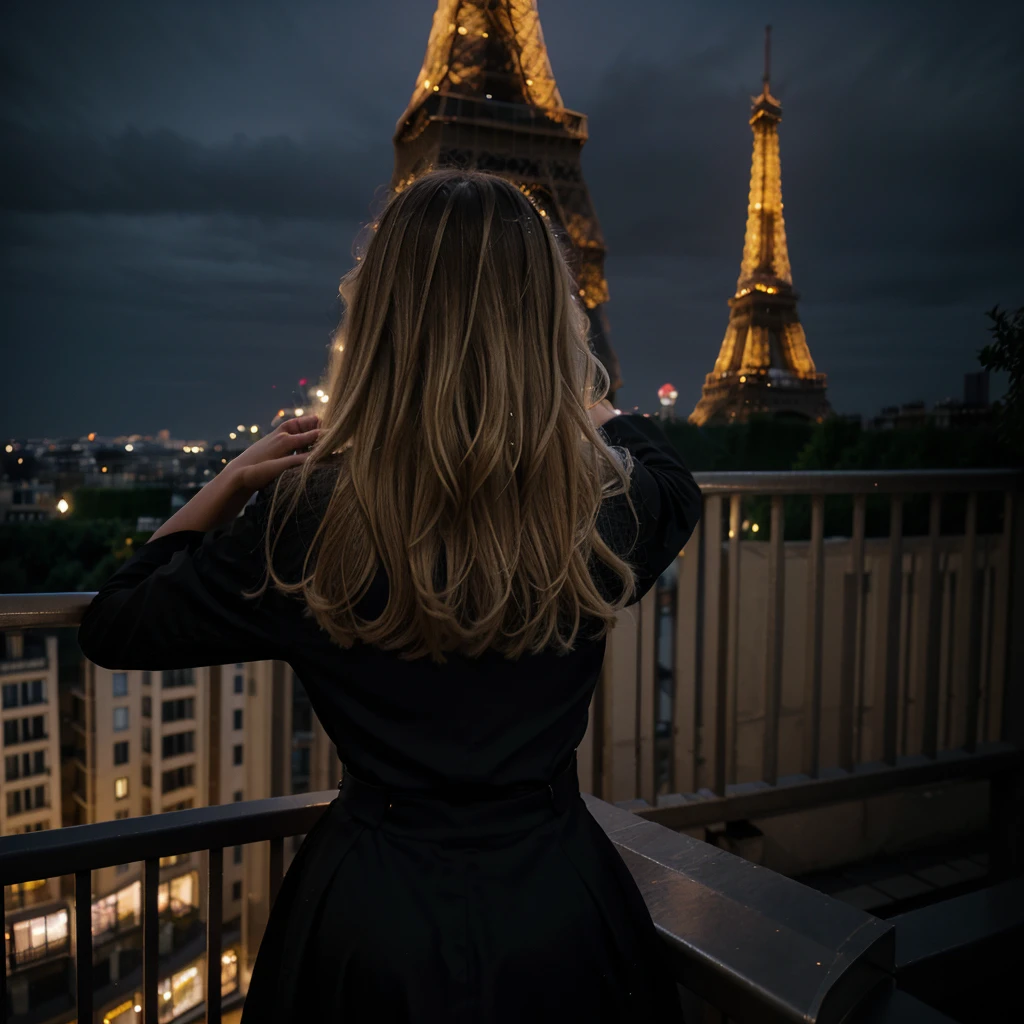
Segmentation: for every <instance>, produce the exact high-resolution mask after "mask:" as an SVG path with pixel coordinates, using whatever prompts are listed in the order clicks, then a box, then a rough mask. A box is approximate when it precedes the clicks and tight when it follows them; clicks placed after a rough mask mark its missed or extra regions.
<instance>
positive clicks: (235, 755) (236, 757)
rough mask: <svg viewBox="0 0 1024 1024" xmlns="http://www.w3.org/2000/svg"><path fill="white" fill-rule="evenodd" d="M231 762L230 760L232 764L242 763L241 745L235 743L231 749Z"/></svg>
mask: <svg viewBox="0 0 1024 1024" xmlns="http://www.w3.org/2000/svg"><path fill="white" fill-rule="evenodd" d="M231 760H232V764H241V763H242V744H241V743H236V744H235V746H234V748H233V749H232V751H231Z"/></svg>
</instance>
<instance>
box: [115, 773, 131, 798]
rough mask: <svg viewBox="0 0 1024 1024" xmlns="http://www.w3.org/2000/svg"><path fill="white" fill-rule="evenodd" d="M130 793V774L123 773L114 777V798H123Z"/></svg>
mask: <svg viewBox="0 0 1024 1024" xmlns="http://www.w3.org/2000/svg"><path fill="white" fill-rule="evenodd" d="M127 795H128V776H127V775H122V776H121V777H120V778H118V779H114V799H115V800H123V799H124V798H125V797H126V796H127Z"/></svg>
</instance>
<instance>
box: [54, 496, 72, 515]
mask: <svg viewBox="0 0 1024 1024" xmlns="http://www.w3.org/2000/svg"><path fill="white" fill-rule="evenodd" d="M69 508H71V506H70V505H69V504H68V499H67V498H61V499H60V501H58V502H57V511H58V512H59V513H60V514H61V515H65V514H66V513H67V510H68V509H69Z"/></svg>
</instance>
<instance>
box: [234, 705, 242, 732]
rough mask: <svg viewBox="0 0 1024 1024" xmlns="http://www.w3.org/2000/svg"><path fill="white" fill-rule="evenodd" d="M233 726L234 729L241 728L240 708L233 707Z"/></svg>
mask: <svg viewBox="0 0 1024 1024" xmlns="http://www.w3.org/2000/svg"><path fill="white" fill-rule="evenodd" d="M235 728H236V729H241V728H242V709H241V708H235Z"/></svg>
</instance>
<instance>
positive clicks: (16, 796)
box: [7, 789, 21, 817]
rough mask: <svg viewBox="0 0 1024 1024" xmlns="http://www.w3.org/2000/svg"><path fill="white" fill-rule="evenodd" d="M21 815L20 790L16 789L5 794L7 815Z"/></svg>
mask: <svg viewBox="0 0 1024 1024" xmlns="http://www.w3.org/2000/svg"><path fill="white" fill-rule="evenodd" d="M12 814H21V790H20V789H16V790H14V791H13V792H11V793H8V794H7V815H8V817H10V816H11V815H12Z"/></svg>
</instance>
